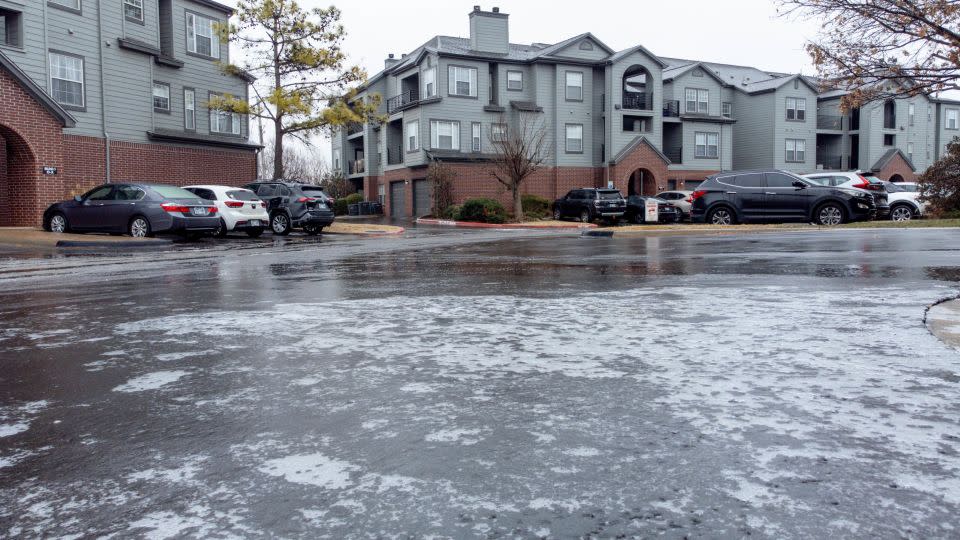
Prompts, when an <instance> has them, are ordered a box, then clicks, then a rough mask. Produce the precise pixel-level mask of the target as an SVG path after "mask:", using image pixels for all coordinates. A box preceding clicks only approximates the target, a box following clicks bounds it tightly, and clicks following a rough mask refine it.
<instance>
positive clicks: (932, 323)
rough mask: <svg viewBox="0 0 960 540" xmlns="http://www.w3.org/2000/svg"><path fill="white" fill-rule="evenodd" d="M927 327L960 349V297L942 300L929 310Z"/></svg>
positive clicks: (941, 339) (945, 341)
mask: <svg viewBox="0 0 960 540" xmlns="http://www.w3.org/2000/svg"><path fill="white" fill-rule="evenodd" d="M926 322H927V328H929V329H930V332H931V333H932V334H933V335H935V336H937V337H938V338H939V339H940V341H943V342H944V343H946V344H947V345H950V346H951V347H954V348H957V349H960V299H954V300H948V301H946V302H941V303H939V304H937V305H935V306H933V307H931V308H930V309H929V310H927V316H926Z"/></svg>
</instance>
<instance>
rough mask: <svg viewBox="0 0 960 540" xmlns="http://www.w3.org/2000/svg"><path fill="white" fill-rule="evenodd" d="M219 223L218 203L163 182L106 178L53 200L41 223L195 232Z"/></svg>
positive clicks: (56, 227) (136, 232)
mask: <svg viewBox="0 0 960 540" xmlns="http://www.w3.org/2000/svg"><path fill="white" fill-rule="evenodd" d="M219 224H220V218H219V216H218V215H217V207H216V206H215V205H212V204H211V203H210V202H208V201H204V200H203V199H200V198H199V197H197V196H196V195H194V194H193V193H190V192H189V191H187V190H185V189H181V188H178V187H175V186H168V185H163V184H128V183H123V184H104V185H101V186H97V187H95V188H93V189H91V190H90V191H88V192H86V193H84V194H83V195H77V196H76V197H74V198H73V200H69V201H62V202H58V203H54V204H52V205H50V207H49V208H47V210H46V211H45V212H44V213H43V228H44V229H46V230H48V231H51V232H59V233H63V232H77V233H80V232H106V233H114V234H122V233H127V234H129V235H130V236H134V237H139V238H142V237H146V236H153V235H154V234H159V233H174V234H182V235H197V234H202V233H209V232H213V231H215V230H216V229H217V226H218V225H219Z"/></svg>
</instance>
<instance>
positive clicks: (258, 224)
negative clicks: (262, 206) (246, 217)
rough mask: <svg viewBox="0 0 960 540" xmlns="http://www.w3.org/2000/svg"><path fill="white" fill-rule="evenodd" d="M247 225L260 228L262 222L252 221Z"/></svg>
mask: <svg viewBox="0 0 960 540" xmlns="http://www.w3.org/2000/svg"><path fill="white" fill-rule="evenodd" d="M247 224H248V225H250V226H251V227H259V226H260V220H259V219H251V220H250V221H249V222H248V223H247Z"/></svg>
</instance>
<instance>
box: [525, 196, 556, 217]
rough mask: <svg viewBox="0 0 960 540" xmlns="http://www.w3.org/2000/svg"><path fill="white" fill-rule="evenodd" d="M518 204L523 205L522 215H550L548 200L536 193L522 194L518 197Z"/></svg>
mask: <svg viewBox="0 0 960 540" xmlns="http://www.w3.org/2000/svg"><path fill="white" fill-rule="evenodd" d="M520 204H522V205H523V215H524V217H527V218H531V219H543V218H545V217H547V216H548V215H550V201H548V200H547V199H545V198H543V197H540V196H538V195H530V194H527V195H524V196H522V197H520Z"/></svg>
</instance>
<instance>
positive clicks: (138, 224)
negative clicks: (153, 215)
mask: <svg viewBox="0 0 960 540" xmlns="http://www.w3.org/2000/svg"><path fill="white" fill-rule="evenodd" d="M127 234H129V235H130V236H132V237H134V238H149V237H151V236H153V229H152V228H151V227H150V220H148V219H147V218H145V217H143V216H134V217H133V219H131V220H130V223H128V224H127Z"/></svg>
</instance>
